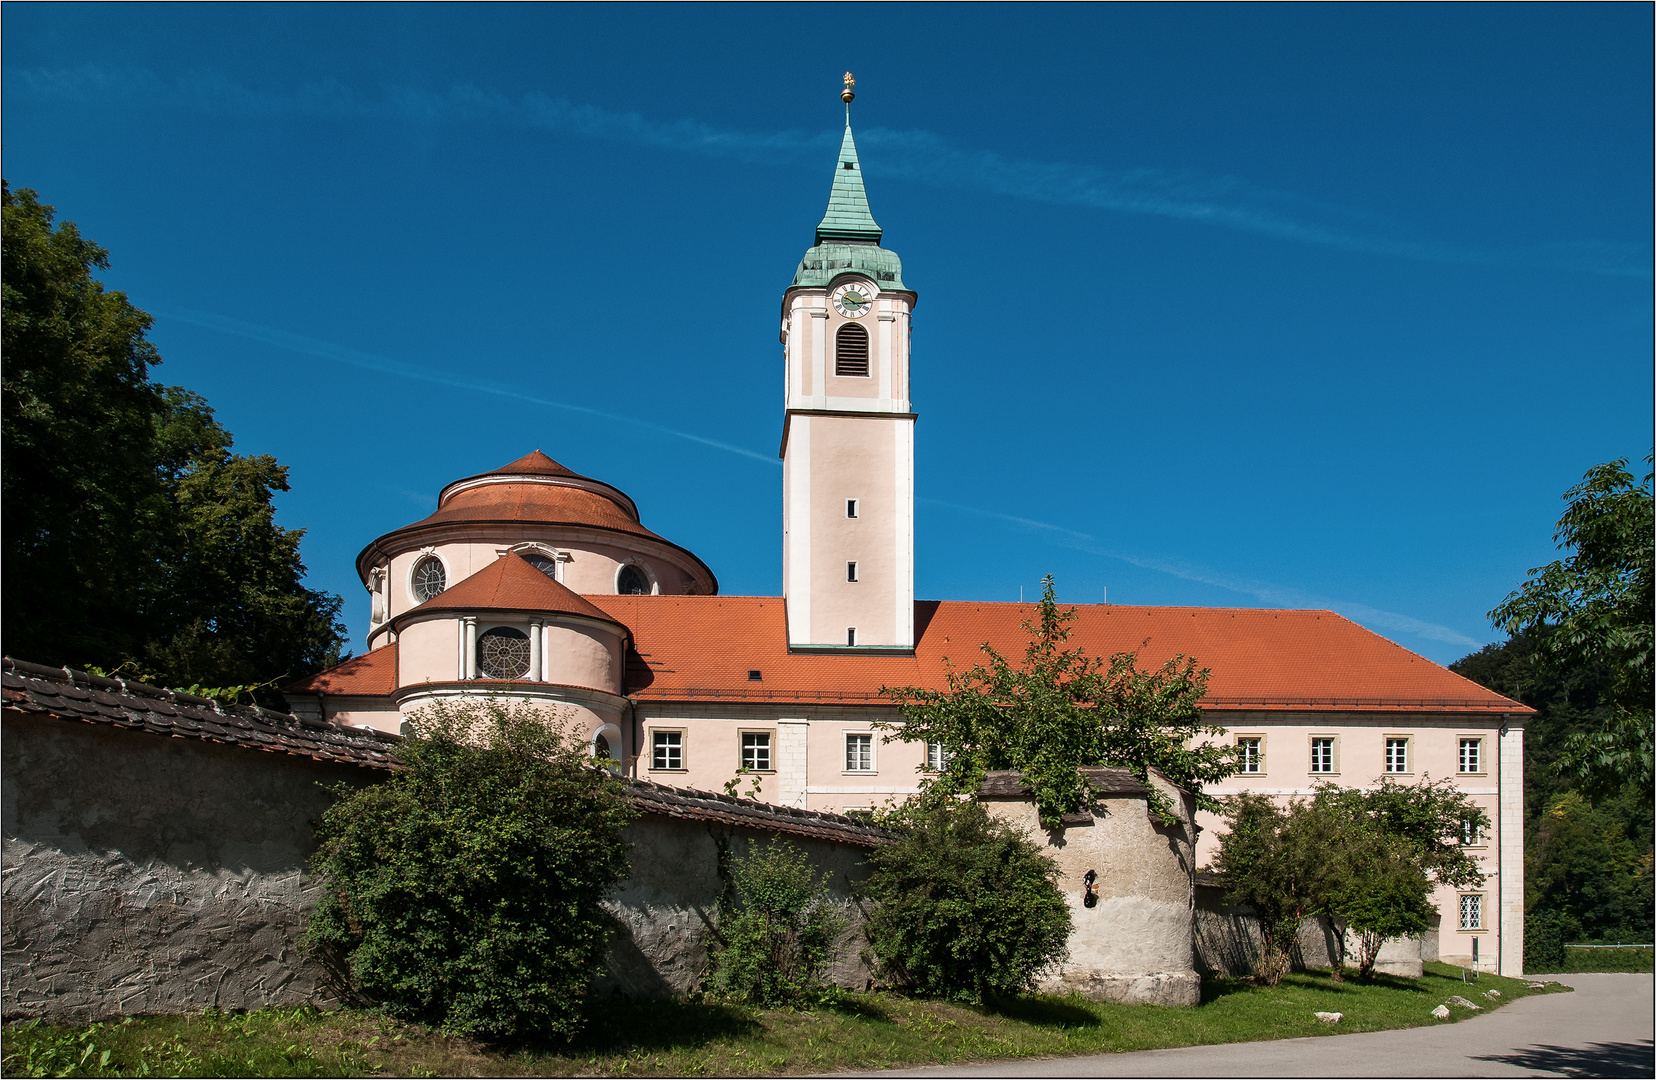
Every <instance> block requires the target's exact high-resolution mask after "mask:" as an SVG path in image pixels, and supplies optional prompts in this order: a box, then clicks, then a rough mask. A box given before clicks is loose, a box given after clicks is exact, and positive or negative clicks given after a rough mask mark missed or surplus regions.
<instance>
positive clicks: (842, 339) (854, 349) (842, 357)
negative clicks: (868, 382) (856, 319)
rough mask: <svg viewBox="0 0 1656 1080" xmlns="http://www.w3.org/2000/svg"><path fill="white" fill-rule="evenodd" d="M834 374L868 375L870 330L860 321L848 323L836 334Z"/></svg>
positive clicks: (864, 376) (863, 376)
mask: <svg viewBox="0 0 1656 1080" xmlns="http://www.w3.org/2000/svg"><path fill="white" fill-rule="evenodd" d="M834 374H835V375H848V376H853V377H862V378H866V377H867V376H868V331H867V330H865V329H864V328H863V327H862V325H861V324H860V323H846V324H845V325H844V326H842V327H840V328H839V333H838V334H836V335H835V336H834Z"/></svg>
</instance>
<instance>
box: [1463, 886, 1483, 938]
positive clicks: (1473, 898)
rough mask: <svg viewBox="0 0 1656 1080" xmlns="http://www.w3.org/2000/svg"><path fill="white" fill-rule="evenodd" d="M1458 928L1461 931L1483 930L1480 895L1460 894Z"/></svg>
mask: <svg viewBox="0 0 1656 1080" xmlns="http://www.w3.org/2000/svg"><path fill="white" fill-rule="evenodd" d="M1460 928H1461V929H1462V930H1482V929H1483V928H1484V924H1483V894H1482V893H1462V894H1461V898H1460Z"/></svg>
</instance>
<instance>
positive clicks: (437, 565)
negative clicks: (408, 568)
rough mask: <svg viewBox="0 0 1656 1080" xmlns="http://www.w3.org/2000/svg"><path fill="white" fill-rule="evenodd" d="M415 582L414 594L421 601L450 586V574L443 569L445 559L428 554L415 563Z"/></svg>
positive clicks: (423, 601)
mask: <svg viewBox="0 0 1656 1080" xmlns="http://www.w3.org/2000/svg"><path fill="white" fill-rule="evenodd" d="M413 583H414V596H415V597H416V598H417V599H418V600H419V601H420V602H421V603H425V602H426V601H427V600H430V599H431V598H432V597H433V596H436V595H437V594H438V593H440V592H442V591H443V590H444V589H446V588H448V574H447V573H445V572H444V570H443V560H442V559H439V558H438V557H437V556H435V555H427V556H426V557H425V558H423V559H421V560H420V561H419V562H417V563H415V564H414V575H413Z"/></svg>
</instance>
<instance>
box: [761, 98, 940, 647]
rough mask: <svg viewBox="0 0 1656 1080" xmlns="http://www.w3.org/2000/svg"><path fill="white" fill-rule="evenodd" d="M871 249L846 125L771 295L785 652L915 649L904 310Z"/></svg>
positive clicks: (890, 272) (875, 235) (876, 248)
mask: <svg viewBox="0 0 1656 1080" xmlns="http://www.w3.org/2000/svg"><path fill="white" fill-rule="evenodd" d="M848 94H849V92H848ZM847 100H849V97H847ZM880 240H881V231H880V227H879V226H878V225H877V224H875V222H874V217H873V215H872V214H871V213H870V211H869V209H868V196H867V193H866V192H865V190H864V188H863V179H862V165H861V162H860V161H858V159H857V147H856V143H855V142H854V141H853V140H852V137H851V125H850V123H849V118H848V119H847V123H846V127H845V138H844V141H843V142H842V144H841V146H840V154H839V158H838V160H837V161H836V162H835V166H834V184H833V188H832V191H831V193H830V195H829V199H828V212H827V213H826V214H825V215H824V216H823V219H822V222H821V224H819V225H818V226H817V231H816V244H815V246H813V247H812V248H811V249H810V250H809V251H808V252H806V253H805V258H804V259H803V260H801V262H800V264H799V271H798V273H796V274H795V275H794V280H793V284H792V285H791V286H789V288H788V290H787V292H786V293H784V294H783V297H782V344H783V346H784V352H785V356H786V364H787V389H786V411H785V415H784V419H783V428H782V519H783V522H782V529H783V539H782V581H783V596H784V598H785V599H786V602H787V611H788V645H789V648H791V649H800V650H812V651H815V650H821V651H825V652H826V651H842V650H846V649H857V650H880V651H883V650H892V651H902V650H911V649H913V648H914V421H915V413H914V410H913V406H912V404H911V402H910V400H909V373H910V348H909V346H910V339H909V335H910V331H909V320H910V313H911V312H912V311H913V309H914V303H915V299H916V298H915V294H914V292H913V291H912V290H910V289H909V288H908V287H907V286H905V285H904V284H903V273H902V261H901V260H900V259H898V257H897V254H896V253H895V252H893V251H890V250H887V249H886V248H883V247H881V246H880Z"/></svg>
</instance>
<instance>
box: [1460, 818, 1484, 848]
mask: <svg viewBox="0 0 1656 1080" xmlns="http://www.w3.org/2000/svg"><path fill="white" fill-rule="evenodd" d="M1482 843H1483V828H1482V827H1481V826H1480V825H1479V824H1478V823H1477V821H1476V820H1474V819H1473V818H1462V819H1461V847H1477V846H1478V845H1479V844H1482Z"/></svg>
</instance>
